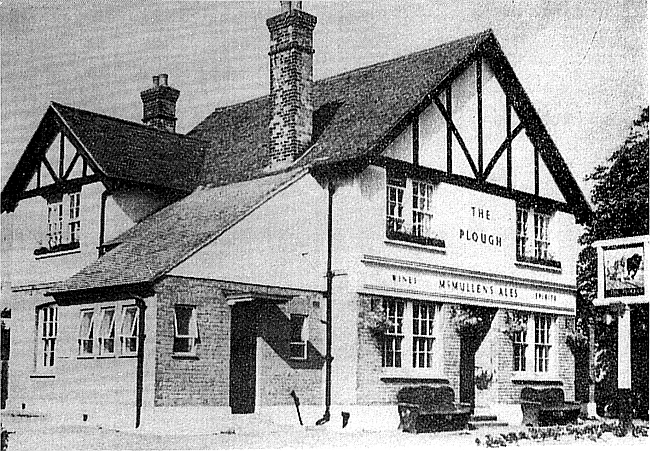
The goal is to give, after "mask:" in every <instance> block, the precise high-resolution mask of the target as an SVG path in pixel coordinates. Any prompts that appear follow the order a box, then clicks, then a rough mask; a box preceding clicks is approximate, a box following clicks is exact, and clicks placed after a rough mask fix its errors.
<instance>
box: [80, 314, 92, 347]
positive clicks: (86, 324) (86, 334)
mask: <svg viewBox="0 0 650 451" xmlns="http://www.w3.org/2000/svg"><path fill="white" fill-rule="evenodd" d="M94 315H95V312H94V310H82V311H81V324H80V325H79V339H78V344H79V355H80V356H92V355H93V349H94V346H93V345H94V343H95V338H94V336H95V334H94V327H95V322H94Z"/></svg>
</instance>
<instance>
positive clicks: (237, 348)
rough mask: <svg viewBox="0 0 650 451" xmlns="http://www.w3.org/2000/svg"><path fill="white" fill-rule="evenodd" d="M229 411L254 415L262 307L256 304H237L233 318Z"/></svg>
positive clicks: (232, 314) (231, 327)
mask: <svg viewBox="0 0 650 451" xmlns="http://www.w3.org/2000/svg"><path fill="white" fill-rule="evenodd" d="M230 318H231V319H230V409H231V412H232V413H233V414H245V413H254V412H255V389H256V370H257V365H256V363H257V362H256V357H257V336H258V325H259V308H258V306H257V303H256V302H241V303H236V304H234V305H233V306H232V307H231V315H230Z"/></svg>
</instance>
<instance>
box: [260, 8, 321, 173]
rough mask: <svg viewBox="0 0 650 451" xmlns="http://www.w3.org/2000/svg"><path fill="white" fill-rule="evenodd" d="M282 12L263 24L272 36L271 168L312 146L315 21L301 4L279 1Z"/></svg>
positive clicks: (285, 162)
mask: <svg viewBox="0 0 650 451" xmlns="http://www.w3.org/2000/svg"><path fill="white" fill-rule="evenodd" d="M280 6H281V12H280V14H278V15H277V16H274V17H271V18H270V19H268V20H267V21H266V26H267V27H268V28H269V32H270V34H271V49H270V52H269V56H270V63H271V66H270V81H271V83H270V84H271V98H270V100H271V119H270V122H269V145H270V155H271V167H282V166H286V165H289V164H291V162H293V161H294V159H295V158H297V157H298V156H299V155H300V154H301V153H302V152H304V151H305V150H306V148H307V147H308V146H309V144H310V143H311V137H312V114H313V111H314V103H313V99H312V96H313V94H312V90H313V84H314V81H313V69H312V66H313V54H314V48H313V32H314V27H315V26H316V17H314V16H312V15H311V14H307V13H306V12H304V11H302V2H290V1H281V2H280Z"/></svg>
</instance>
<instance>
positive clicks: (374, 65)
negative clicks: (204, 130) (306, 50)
mask: <svg viewBox="0 0 650 451" xmlns="http://www.w3.org/2000/svg"><path fill="white" fill-rule="evenodd" d="M493 34H494V32H493V31H492V28H488V29H486V30H483V31H481V32H479V33H474V34H471V35H467V36H464V37H462V38H458V39H454V40H452V41H447V42H443V43H442V44H438V45H436V46H434V47H429V48H426V49H422V50H416V51H415V52H411V53H407V54H406V55H400V56H397V57H395V58H390V59H387V60H383V61H378V62H376V63H372V64H369V65H367V66H362V67H357V68H355V69H350V70H348V71H345V72H341V73H339V74H334V75H330V76H328V77H324V78H319V79H318V80H314V83H320V82H325V81H329V80H333V79H336V78H342V77H346V76H349V75H351V74H354V73H358V72H363V71H366V70H369V69H374V68H377V67H381V66H385V65H389V64H393V63H395V62H396V61H399V60H403V59H407V58H412V57H414V56H417V55H422V54H424V53H428V52H431V51H433V50H436V49H439V48H440V47H444V46H449V45H454V44H456V43H458V42H460V41H470V40H472V39H477V40H478V39H479V38H483V39H485V38H486V37H488V36H490V35H493ZM265 97H268V94H265V95H261V96H258V97H253V98H251V99H248V100H242V101H240V102H236V103H231V104H228V105H224V106H218V107H216V108H215V109H214V110H213V111H212V113H210V115H212V114H214V113H217V112H223V111H227V110H229V109H231V108H235V107H239V106H241V105H245V104H247V103H252V102H256V101H260V100H262V99H263V98H265ZM201 122H203V121H201ZM199 124H200V122H199ZM197 126H198V124H197ZM195 128H196V127H195ZM192 130H194V129H192ZM188 133H191V131H190V132H188Z"/></svg>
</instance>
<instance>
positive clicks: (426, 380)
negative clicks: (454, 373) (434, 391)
mask: <svg viewBox="0 0 650 451" xmlns="http://www.w3.org/2000/svg"><path fill="white" fill-rule="evenodd" d="M379 380H381V381H382V382H386V383H395V384H399V383H411V384H449V379H447V378H444V377H437V376H432V377H424V376H418V375H408V374H405V375H401V376H392V375H391V376H388V375H387V376H382V377H380V378H379Z"/></svg>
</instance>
